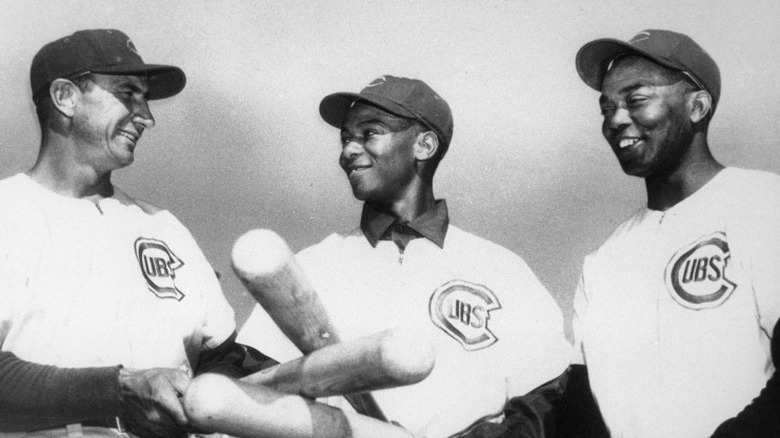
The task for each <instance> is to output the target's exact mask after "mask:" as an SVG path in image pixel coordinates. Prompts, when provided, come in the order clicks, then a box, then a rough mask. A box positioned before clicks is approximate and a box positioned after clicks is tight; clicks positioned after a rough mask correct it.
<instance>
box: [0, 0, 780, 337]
mask: <svg viewBox="0 0 780 438" xmlns="http://www.w3.org/2000/svg"><path fill="white" fill-rule="evenodd" d="M778 23H780V3H779V2H777V1H776V0H755V1H750V2H747V1H739V2H738V1H727V0H695V1H686V2H679V1H673V0H657V1H625V0H623V1H619V0H586V1H573V0H572V1H562V0H558V1H556V0H526V1H488V0H473V1H469V0H436V1H410V0H394V1H347V0H340V1H326V0H315V1H288V2H284V1H249V0H244V1H238V0H233V1H221V2H216V1H193V0H176V1H172V0H166V1H156V2H152V1H146V2H142V1H131V0H125V1H114V0H101V1H97V0H95V1H86V0H85V1H75V0H68V1H66V0H45V1H34V0H31V1H24V2H23V1H7V0H2V1H0V48H1V49H2V51H1V52H0V53H2V63H3V66H4V67H3V75H2V76H1V77H0V92H2V95H3V104H2V106H3V108H4V110H3V115H2V116H0V145H2V149H0V177H6V176H10V175H12V174H14V173H17V172H21V171H25V170H26V169H28V168H29V167H30V166H31V165H32V163H33V162H34V159H35V156H36V152H37V147H38V144H39V141H40V135H39V129H38V126H37V123H36V121H35V117H34V112H33V106H32V103H31V102H30V91H29V77H28V74H29V73H28V72H29V65H30V61H31V60H32V57H33V55H34V54H35V52H36V51H37V50H38V49H39V48H40V47H41V46H42V45H43V44H45V43H47V42H49V41H51V40H53V39H56V38H59V37H61V36H64V35H67V34H70V33H72V32H73V31H75V30H78V29H83V28H117V29H121V30H123V31H125V32H126V33H127V34H128V35H130V37H131V38H132V39H133V41H134V42H135V44H136V46H137V47H138V49H139V51H140V52H141V54H142V55H143V56H144V59H145V60H146V61H147V62H152V63H170V64H174V65H178V66H180V67H181V68H182V69H184V71H185V72H186V74H187V77H188V84H187V87H186V88H185V90H184V91H183V93H182V94H180V95H178V96H176V97H174V98H172V99H168V100H165V101H157V102H154V103H153V104H152V111H153V113H154V115H155V117H156V119H157V126H156V127H155V128H154V129H152V130H151V131H148V132H147V133H146V134H145V135H144V138H143V139H142V141H141V143H140V144H139V147H138V149H137V150H136V163H135V164H134V165H133V166H131V167H129V168H127V169H124V170H121V171H119V172H117V173H116V174H115V178H114V180H115V182H116V183H117V184H118V185H119V186H121V187H123V188H124V189H125V190H126V191H127V192H129V193H131V194H133V195H135V196H136V197H139V198H142V199H145V200H147V201H149V202H152V203H154V204H157V205H159V206H162V207H165V208H167V209H169V210H171V211H172V212H173V213H174V214H176V215H177V216H178V217H179V219H180V220H181V221H182V222H184V223H185V224H186V225H187V226H188V227H189V228H190V230H191V231H192V232H193V234H194V235H195V237H196V239H197V240H198V241H199V242H200V244H201V247H202V248H203V250H204V252H205V253H206V255H207V257H208V258H209V259H210V261H211V262H212V263H213V265H214V267H215V269H217V270H218V271H220V272H221V273H222V274H223V275H222V282H223V285H224V288H225V292H226V295H227V297H228V299H229V300H230V302H231V304H233V306H234V307H235V309H236V314H237V319H238V323H239V324H241V323H243V321H244V320H245V319H246V317H247V316H248V312H249V310H250V308H251V305H252V300H251V298H250V297H249V296H248V295H247V294H246V293H245V292H244V291H243V289H242V287H241V285H240V284H239V282H238V281H237V280H236V278H235V276H234V275H233V273H232V272H231V270H230V265H229V253H230V248H231V246H232V244H233V242H234V241H235V239H236V238H237V237H238V236H239V235H241V234H242V233H244V232H245V231H247V230H249V229H252V228H258V227H263V228H271V229H274V230H276V231H277V232H279V233H280V234H281V235H282V236H283V237H285V238H286V239H288V241H289V242H290V244H291V246H292V247H293V249H294V250H300V249H302V248H304V247H306V246H309V245H312V244H314V243H316V242H318V241H320V240H321V239H323V238H324V237H325V236H327V235H328V234H329V233H331V232H332V231H334V230H346V229H348V228H351V227H352V226H354V225H355V224H356V223H357V220H358V216H359V211H360V204H359V203H358V202H357V201H355V200H353V199H352V196H351V192H350V190H349V188H348V184H347V182H346V180H345V177H344V176H343V174H342V173H341V171H340V169H339V167H338V165H337V156H338V153H339V142H338V133H337V131H336V130H335V129H334V128H331V127H329V126H328V125H326V124H325V123H324V122H323V121H322V120H321V119H320V118H319V114H318V111H317V108H318V105H319V101H320V99H321V98H322V97H324V96H325V95H326V94H329V93H331V92H335V91H358V90H359V89H360V88H362V87H363V86H364V85H366V84H367V83H368V82H370V81H371V79H373V78H374V77H377V76H380V75H382V74H395V75H400V76H407V77H415V78H420V79H423V80H425V81H426V82H427V83H428V84H429V85H431V86H432V87H433V88H434V89H436V90H437V91H438V92H439V93H440V94H441V95H442V96H443V97H444V98H445V99H446V100H447V101H448V102H449V103H450V105H451V107H452V109H453V113H454V118H455V134H454V138H453V142H452V147H451V149H450V152H449V154H448V156H447V158H446V159H445V160H444V162H443V163H442V165H441V167H440V169H439V172H438V175H437V178H436V180H435V188H436V190H435V192H436V195H437V196H438V197H442V198H446V199H447V201H448V205H449V207H450V212H451V218H452V221H453V223H455V224H457V225H459V226H460V227H462V228H464V229H466V230H469V231H471V232H474V233H475V234H478V235H482V236H485V237H487V238H489V239H491V240H493V241H495V242H498V243H500V244H502V245H504V246H506V247H508V248H510V249H512V250H513V251H515V252H517V253H518V254H520V255H521V256H522V257H523V258H525V260H526V261H527V262H528V263H529V265H530V266H531V267H532V268H533V269H534V271H535V272H536V273H537V275H538V276H539V278H540V279H541V280H542V282H543V283H544V284H545V285H546V286H547V287H548V288H549V290H550V292H551V293H552V294H553V295H554V296H555V297H556V299H557V300H558V302H559V304H560V305H561V307H562V309H563V310H564V313H565V314H566V316H567V317H569V316H570V313H571V294H572V292H573V289H574V287H575V285H576V282H577V278H578V276H579V269H580V263H581V261H582V258H583V257H584V256H585V254H586V253H587V252H588V251H590V250H592V249H594V248H595V247H596V246H597V245H598V244H599V243H600V242H601V241H602V240H603V239H604V238H605V237H606V236H607V235H608V234H609V232H610V231H611V229H612V228H614V227H615V226H616V225H617V224H618V223H619V222H620V221H621V220H622V219H623V218H625V217H626V216H627V215H629V214H630V213H631V212H633V211H634V210H635V209H636V208H637V207H638V206H640V205H641V204H642V203H643V202H644V200H645V195H644V189H643V185H642V182H641V180H637V179H634V178H630V177H627V176H625V175H623V174H622V173H621V171H620V168H619V166H618V165H617V163H616V161H615V159H614V158H613V156H612V154H611V152H610V151H609V149H608V148H607V146H606V144H605V142H604V140H603V139H602V138H601V135H600V119H599V111H598V105H597V99H598V93H596V92H595V91H593V90H591V89H589V88H588V87H587V86H585V85H584V84H583V83H582V82H581V81H580V79H579V77H578V76H577V73H576V70H575V68H574V56H575V54H576V52H577V50H578V49H579V47H580V46H582V45H583V44H584V43H586V42H588V41H590V40H592V39H595V38H601V37H616V38H621V39H628V38H630V37H631V36H633V35H634V34H635V33H637V32H638V31H640V30H642V29H647V28H666V29H671V30H677V31H680V32H683V33H687V34H689V35H690V36H692V37H693V38H694V39H695V40H697V41H698V42H699V43H700V44H701V45H702V46H704V47H705V49H707V50H708V51H709V53H710V54H711V55H712V56H713V57H714V58H715V60H716V61H717V62H718V63H719V65H720V68H721V73H722V77H723V94H722V99H721V103H720V105H719V107H718V113H717V114H716V117H715V119H714V122H713V124H712V126H711V129H710V143H711V145H712V147H713V149H714V152H715V155H716V156H717V157H718V158H719V159H720V160H721V161H722V162H724V163H725V164H727V165H735V166H743V167H752V168H760V169H766V170H771V171H775V172H780V148H778V146H780V142H778V131H779V129H778V127H779V126H780V122H779V121H780V84H779V81H780V73H779V72H780V49H778V48H779V47H780V26H778ZM2 208H3V206H0V214H2V213H1V211H2Z"/></svg>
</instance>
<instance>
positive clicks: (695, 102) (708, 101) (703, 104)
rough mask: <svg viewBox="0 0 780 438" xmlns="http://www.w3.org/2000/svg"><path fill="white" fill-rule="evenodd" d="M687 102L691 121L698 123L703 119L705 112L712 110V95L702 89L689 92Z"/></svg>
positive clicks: (705, 115)
mask: <svg viewBox="0 0 780 438" xmlns="http://www.w3.org/2000/svg"><path fill="white" fill-rule="evenodd" d="M689 102H690V117H691V121H692V122H693V123H699V122H700V121H702V120H704V119H705V118H706V117H707V114H708V113H709V112H710V111H712V96H710V93H708V92H706V91H704V90H699V91H694V92H693V93H691V96H690V100H689Z"/></svg>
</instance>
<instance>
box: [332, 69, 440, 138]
mask: <svg viewBox="0 0 780 438" xmlns="http://www.w3.org/2000/svg"><path fill="white" fill-rule="evenodd" d="M357 101H363V102H368V103H370V104H371V105H374V106H376V107H379V108H381V109H383V110H385V111H387V112H389V113H390V114H394V115H397V116H401V117H405V118H408V119H416V120H419V121H420V122H421V123H422V124H423V125H425V126H427V127H429V128H430V129H432V130H433V131H434V132H436V134H437V135H438V136H439V140H440V141H441V142H442V146H443V148H444V151H446V149H447V147H448V146H449V144H450V140H451V139H452V129H453V123H452V111H450V106H449V105H448V104H447V102H445V101H444V99H442V98H441V96H439V95H438V94H437V93H436V92H435V91H433V89H432V88H431V87H429V86H428V85H427V84H426V83H425V82H423V81H421V80H419V79H409V78H402V77H396V76H390V75H384V76H381V77H379V78H376V79H374V80H373V81H371V83H370V84H368V85H367V86H366V87H365V88H363V89H362V90H360V93H349V92H342V93H334V94H331V95H328V96H326V97H325V98H324V99H322V102H320V115H321V116H322V118H323V120H325V121H326V122H327V123H328V124H329V125H332V126H335V127H336V128H341V126H342V125H343V124H344V119H345V117H346V116H347V112H348V111H349V109H350V108H352V104H354V103H355V102H357Z"/></svg>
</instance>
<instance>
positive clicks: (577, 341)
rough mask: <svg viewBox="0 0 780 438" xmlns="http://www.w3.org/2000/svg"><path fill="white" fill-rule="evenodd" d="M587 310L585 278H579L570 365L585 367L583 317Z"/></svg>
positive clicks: (575, 293)
mask: <svg viewBox="0 0 780 438" xmlns="http://www.w3.org/2000/svg"><path fill="white" fill-rule="evenodd" d="M587 309H588V299H587V297H586V295H585V276H584V273H583V275H581V276H580V280H579V282H578V283H577V289H576V290H575V291H574V316H573V317H572V331H573V332H574V346H573V348H572V355H571V363H572V364H575V365H585V353H584V350H583V345H582V341H583V335H584V331H585V327H584V325H585V315H586V312H587Z"/></svg>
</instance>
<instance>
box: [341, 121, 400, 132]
mask: <svg viewBox="0 0 780 438" xmlns="http://www.w3.org/2000/svg"><path fill="white" fill-rule="evenodd" d="M365 125H382V126H384V127H386V128H388V129H389V128H392V127H391V126H390V125H388V124H387V123H385V122H383V121H382V120H379V119H368V120H363V121H361V122H358V123H357V124H355V126H356V127H361V126H365ZM346 128H347V125H346V124H344V125H342V126H341V130H342V131H344V130H345V129H346Z"/></svg>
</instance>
